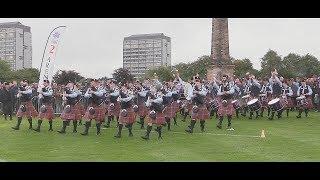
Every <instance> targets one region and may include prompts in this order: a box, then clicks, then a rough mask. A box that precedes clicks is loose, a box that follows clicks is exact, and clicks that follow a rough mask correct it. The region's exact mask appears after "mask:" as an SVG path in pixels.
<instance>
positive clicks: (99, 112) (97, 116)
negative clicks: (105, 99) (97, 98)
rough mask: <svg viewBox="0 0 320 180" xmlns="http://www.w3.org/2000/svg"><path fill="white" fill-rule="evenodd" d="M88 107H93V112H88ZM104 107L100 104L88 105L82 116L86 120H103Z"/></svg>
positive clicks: (104, 114)
mask: <svg viewBox="0 0 320 180" xmlns="http://www.w3.org/2000/svg"><path fill="white" fill-rule="evenodd" d="M90 107H93V108H94V111H95V112H94V114H90V112H89V108H90ZM105 111H106V109H105V108H104V107H103V106H102V105H100V106H96V105H93V106H88V108H87V110H86V113H85V115H84V116H83V118H84V119H85V120H86V121H89V120H92V119H94V120H96V121H100V122H103V121H104V119H105V116H106V113H105Z"/></svg>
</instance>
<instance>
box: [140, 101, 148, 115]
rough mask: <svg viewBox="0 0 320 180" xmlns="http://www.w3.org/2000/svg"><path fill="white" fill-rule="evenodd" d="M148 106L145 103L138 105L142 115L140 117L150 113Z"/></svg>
mask: <svg viewBox="0 0 320 180" xmlns="http://www.w3.org/2000/svg"><path fill="white" fill-rule="evenodd" d="M148 111H149V110H148V108H147V106H145V105H144V104H142V103H141V104H140V105H138V113H137V114H138V115H139V116H140V117H146V116H147V115H148Z"/></svg>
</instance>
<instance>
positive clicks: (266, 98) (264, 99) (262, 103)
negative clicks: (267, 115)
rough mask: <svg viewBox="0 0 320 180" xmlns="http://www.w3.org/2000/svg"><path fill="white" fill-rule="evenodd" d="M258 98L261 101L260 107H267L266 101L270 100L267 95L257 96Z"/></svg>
mask: <svg viewBox="0 0 320 180" xmlns="http://www.w3.org/2000/svg"><path fill="white" fill-rule="evenodd" d="M259 100H260V102H261V107H262V108H267V107H268V102H269V101H270V99H269V98H268V97H264V98H259Z"/></svg>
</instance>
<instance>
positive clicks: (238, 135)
mask: <svg viewBox="0 0 320 180" xmlns="http://www.w3.org/2000/svg"><path fill="white" fill-rule="evenodd" d="M138 131H143V130H138ZM152 132H154V131H152ZM154 133H156V132H154ZM169 133H174V134H188V133H184V132H178V131H170V132H169ZM192 134H202V135H203V134H205V135H213V136H234V137H251V138H260V136H252V135H241V134H214V133H206V132H204V133H192Z"/></svg>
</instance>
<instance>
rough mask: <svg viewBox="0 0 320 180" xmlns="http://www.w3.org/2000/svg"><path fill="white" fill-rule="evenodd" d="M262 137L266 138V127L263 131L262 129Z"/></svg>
mask: <svg viewBox="0 0 320 180" xmlns="http://www.w3.org/2000/svg"><path fill="white" fill-rule="evenodd" d="M260 138H266V134H265V132H264V129H262V131H261V135H260Z"/></svg>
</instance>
